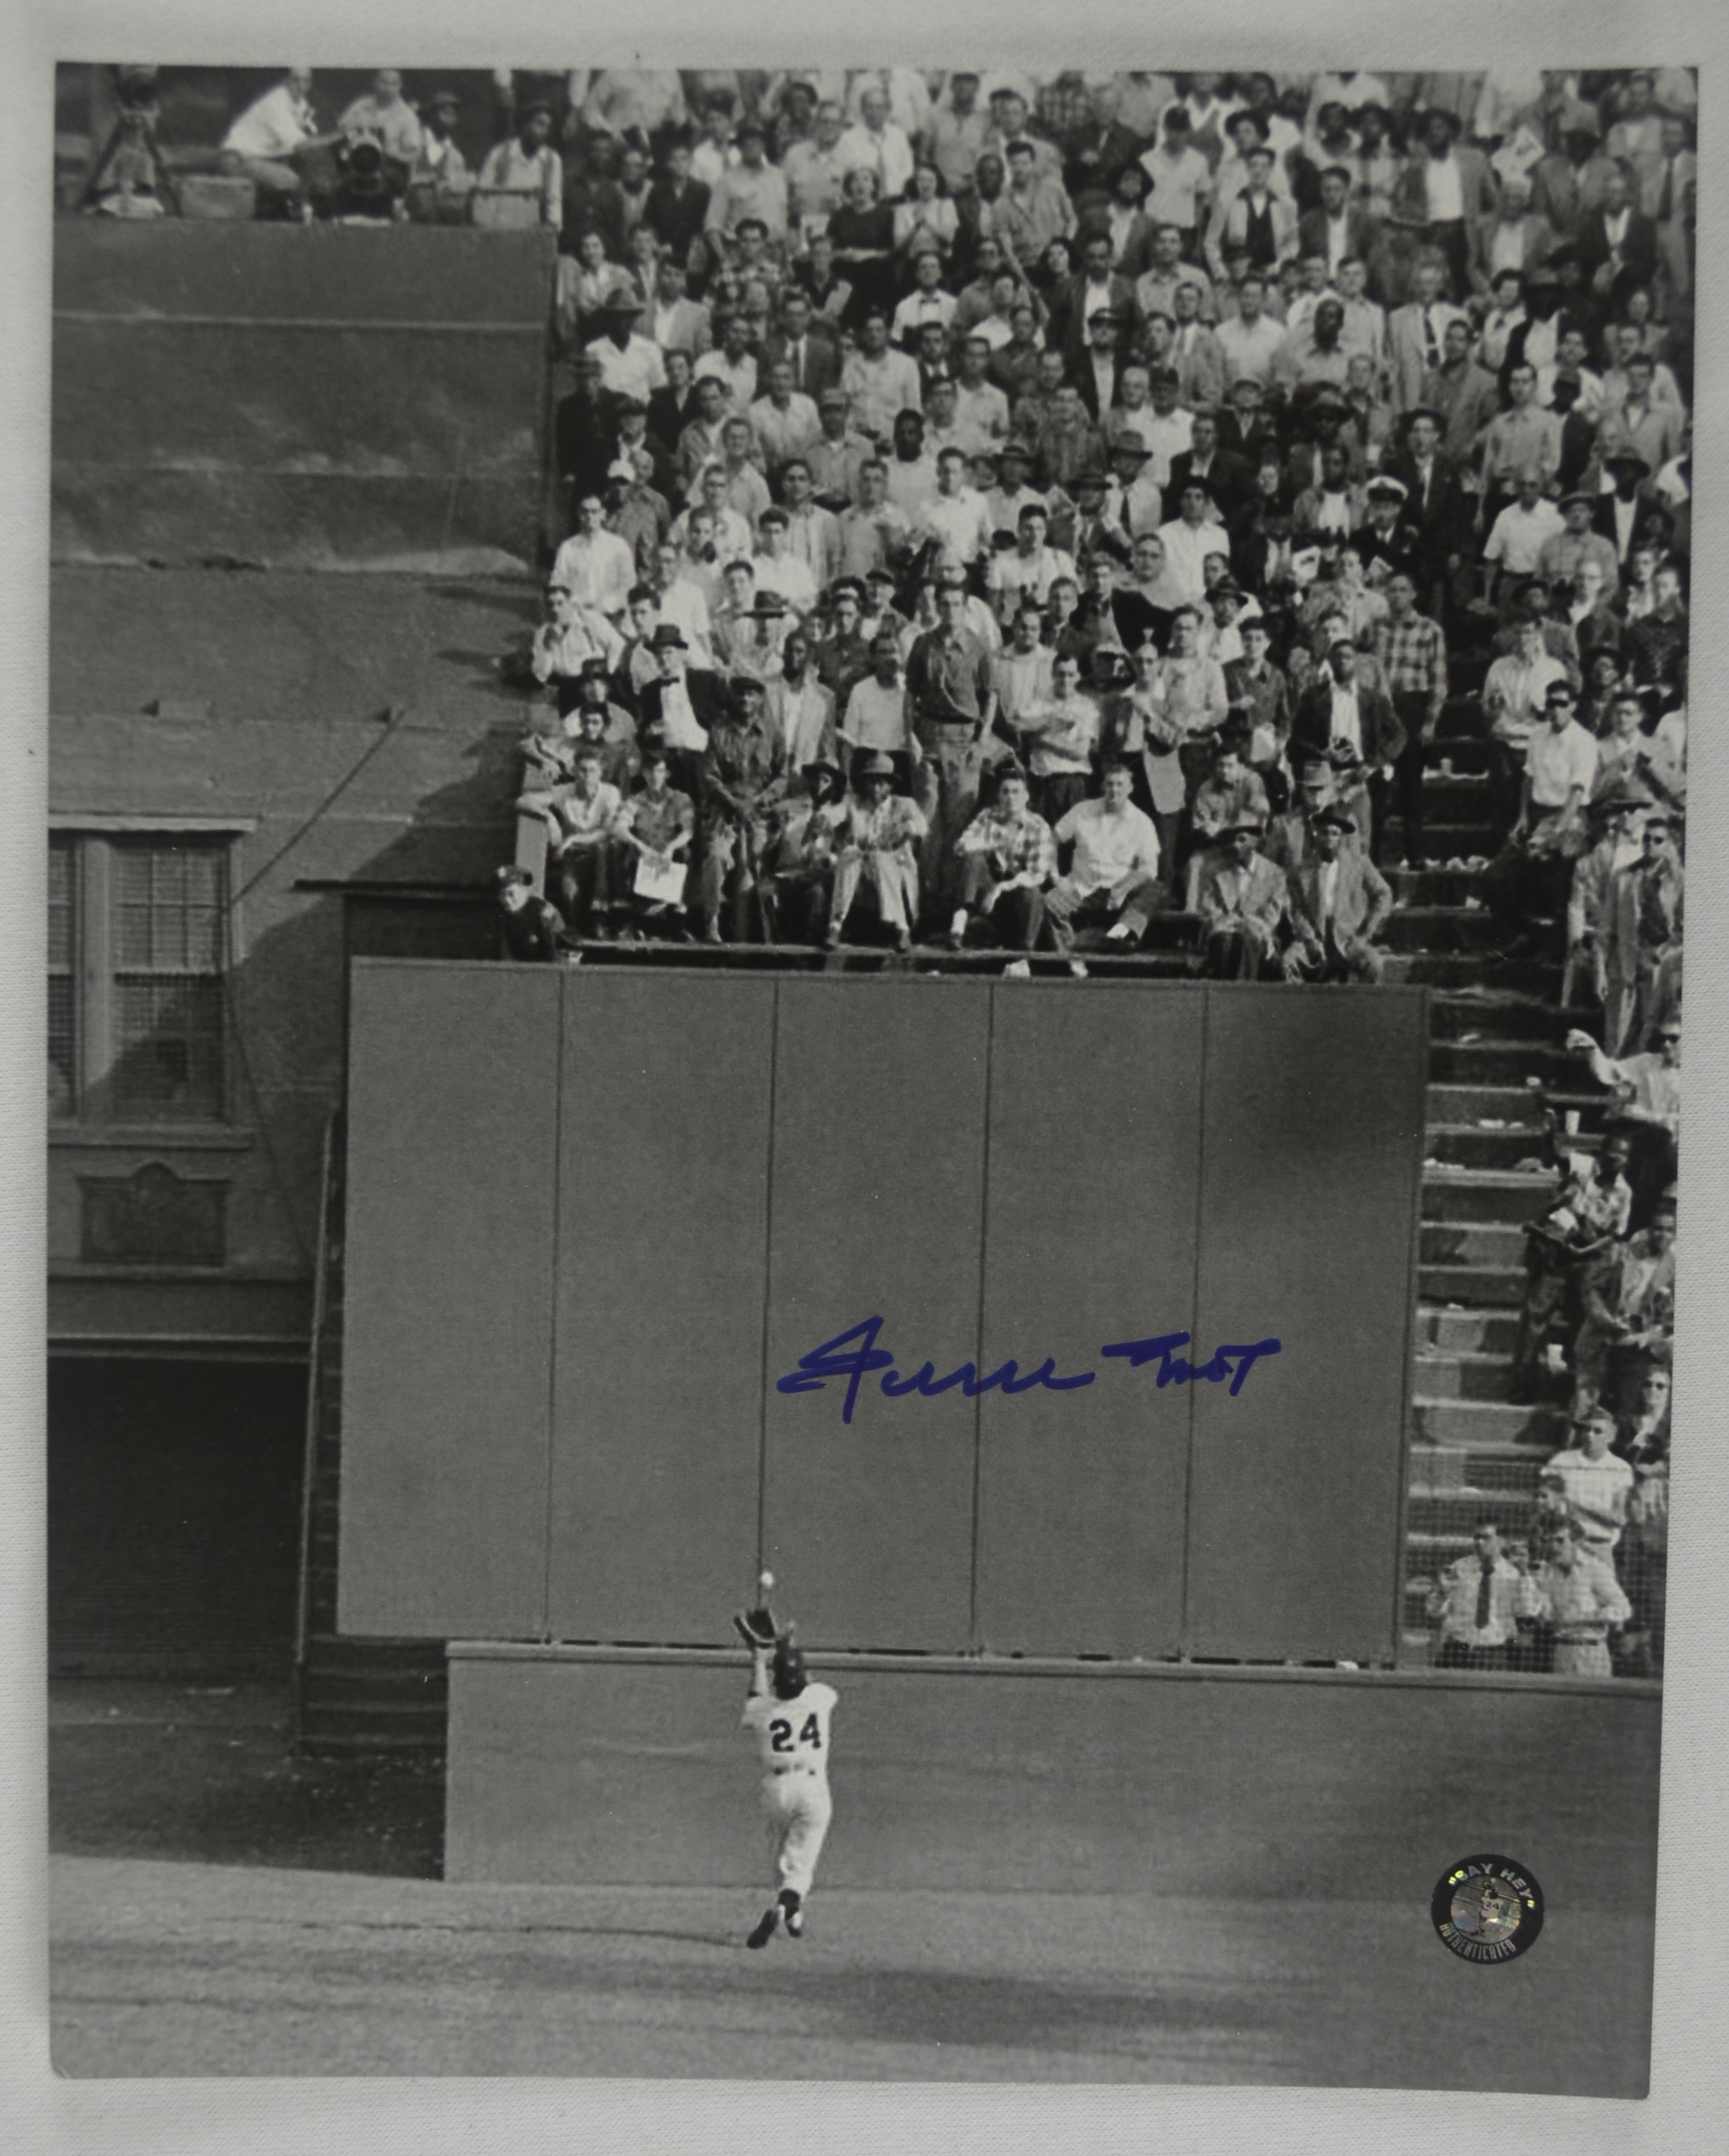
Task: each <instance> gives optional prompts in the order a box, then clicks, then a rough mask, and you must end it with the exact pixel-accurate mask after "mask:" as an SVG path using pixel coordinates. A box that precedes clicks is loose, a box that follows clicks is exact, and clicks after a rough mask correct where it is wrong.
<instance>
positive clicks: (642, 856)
mask: <svg viewBox="0 0 1729 2156" xmlns="http://www.w3.org/2000/svg"><path fill="white" fill-rule="evenodd" d="M695 833H696V808H695V806H694V804H693V803H692V800H691V797H690V796H689V794H687V793H680V792H679V790H678V789H677V788H676V787H675V786H673V785H672V769H671V765H670V763H669V762H668V759H667V754H666V750H665V749H663V748H657V747H650V748H648V749H647V750H646V752H645V753H644V756H643V758H642V784H641V788H640V789H639V790H638V791H637V792H636V793H631V794H628V795H626V797H625V802H624V805H623V807H622V808H621V809H620V815H619V821H618V835H619V839H620V843H621V844H622V845H623V847H624V849H625V856H626V859H625V863H624V865H625V867H626V868H628V870H629V871H630V877H629V882H628V885H625V884H622V883H621V885H620V910H621V911H625V912H626V913H627V914H628V915H629V916H630V924H631V927H633V928H634V929H636V930H637V931H640V932H642V933H644V934H646V935H651V936H668V935H670V936H674V937H678V938H680V939H682V938H683V937H684V935H685V929H684V920H683V916H684V902H685V887H686V882H687V878H688V875H689V872H690V850H691V842H692V839H693V837H694V836H695Z"/></svg>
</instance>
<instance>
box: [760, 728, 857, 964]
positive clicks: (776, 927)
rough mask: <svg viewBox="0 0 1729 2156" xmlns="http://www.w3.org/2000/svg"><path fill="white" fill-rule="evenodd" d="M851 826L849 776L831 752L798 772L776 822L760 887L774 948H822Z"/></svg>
mask: <svg viewBox="0 0 1729 2156" xmlns="http://www.w3.org/2000/svg"><path fill="white" fill-rule="evenodd" d="M845 822H846V773H844V772H843V771H842V770H841V767H840V764H839V763H838V762H836V757H835V753H834V752H833V749H832V747H829V748H826V749H825V750H824V751H823V752H822V753H821V754H820V755H817V756H814V757H811V759H810V762H807V763H804V764H801V765H800V766H799V768H798V784H797V787H796V788H794V787H793V786H792V785H791V784H789V787H788V790H787V793H786V794H785V798H783V800H782V802H781V803H780V809H779V811H778V813H777V814H776V816H775V819H774V837H773V839H771V840H770V842H769V847H768V850H767V853H766V855H765V862H766V866H767V870H768V873H767V874H766V875H764V878H763V879H762V880H761V881H760V883H759V891H760V893H761V896H762V901H763V906H764V911H765V913H766V916H767V923H768V931H769V940H770V941H771V942H800V943H820V942H821V941H822V939H823V937H824V934H825V932H826V929H827V926H828V921H829V916H830V913H831V910H832V908H831V901H832V898H833V893H834V883H835V860H836V854H837V852H838V850H839V848H840V844H841V827H842V825H843V824H845Z"/></svg>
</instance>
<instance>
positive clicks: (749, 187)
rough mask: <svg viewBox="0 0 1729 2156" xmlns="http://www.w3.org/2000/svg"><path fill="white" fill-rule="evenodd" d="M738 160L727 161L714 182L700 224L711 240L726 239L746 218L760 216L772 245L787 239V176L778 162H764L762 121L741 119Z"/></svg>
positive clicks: (764, 140)
mask: <svg viewBox="0 0 1729 2156" xmlns="http://www.w3.org/2000/svg"><path fill="white" fill-rule="evenodd" d="M737 141H738V162H736V163H734V164H729V165H728V166H727V167H726V168H725V170H724V171H723V172H722V173H721V174H720V176H719V177H718V179H717V180H716V181H715V182H713V186H712V187H711V189H710V192H709V196H708V209H707V211H706V212H705V213H704V215H703V218H702V226H703V229H704V231H705V232H707V233H708V234H709V235H710V238H711V240H728V239H732V238H733V237H734V236H735V235H736V234H737V233H738V229H739V227H740V223H741V221H742V220H743V219H744V218H758V219H759V220H760V221H761V223H762V224H763V226H764V230H765V232H766V234H767V237H768V240H769V246H770V248H771V249H780V248H782V247H784V246H785V243H786V232H787V195H786V177H785V174H784V173H783V172H781V170H780V167H779V166H778V165H771V164H769V162H767V159H766V157H765V156H764V151H765V150H766V147H767V136H766V134H765V131H764V127H763V125H762V122H761V121H758V120H745V121H741V122H740V124H739V126H738V136H737Z"/></svg>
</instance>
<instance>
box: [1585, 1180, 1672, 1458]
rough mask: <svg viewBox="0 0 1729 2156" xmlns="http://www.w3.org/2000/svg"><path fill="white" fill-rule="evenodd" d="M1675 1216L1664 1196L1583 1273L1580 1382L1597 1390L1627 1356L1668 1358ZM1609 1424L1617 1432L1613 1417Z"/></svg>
mask: <svg viewBox="0 0 1729 2156" xmlns="http://www.w3.org/2000/svg"><path fill="white" fill-rule="evenodd" d="M1583 1300H1584V1306H1585V1317H1584V1322H1583V1323H1582V1325H1581V1326H1580V1327H1579V1336H1578V1341H1577V1346H1576V1347H1575V1348H1574V1351H1573V1360H1574V1367H1575V1368H1576V1369H1577V1373H1578V1376H1579V1379H1580V1382H1581V1383H1582V1384H1587V1385H1589V1386H1591V1387H1592V1388H1593V1390H1595V1391H1596V1392H1598V1393H1601V1392H1603V1391H1604V1390H1606V1389H1608V1385H1609V1383H1610V1382H1611V1380H1612V1378H1613V1377H1615V1376H1616V1375H1618V1374H1619V1373H1623V1372H1624V1371H1625V1369H1626V1368H1627V1367H1628V1364H1629V1362H1632V1363H1644V1362H1649V1361H1652V1360H1654V1359H1659V1358H1661V1359H1665V1360H1666V1359H1667V1358H1669V1357H1670V1354H1671V1353H1672V1352H1673V1347H1674V1341H1675V1199H1674V1198H1673V1197H1672V1196H1665V1197H1662V1198H1660V1199H1658V1200H1657V1201H1656V1204H1655V1205H1654V1207H1653V1209H1652V1212H1651V1223H1650V1225H1649V1227H1648V1228H1643V1229H1639V1230H1638V1231H1637V1232H1636V1233H1634V1235H1630V1236H1629V1238H1628V1240H1626V1241H1625V1242H1624V1243H1615V1244H1612V1245H1610V1246H1609V1247H1608V1249H1607V1250H1605V1251H1604V1252H1603V1255H1601V1256H1600V1257H1599V1258H1598V1260H1597V1261H1596V1263H1595V1264H1594V1265H1593V1267H1592V1269H1591V1270H1590V1271H1589V1272H1588V1273H1587V1276H1586V1277H1585V1281H1584V1283H1583ZM1609 1427H1610V1430H1611V1434H1613V1419H1611V1420H1610V1424H1609ZM1605 1441H1606V1442H1607V1440H1605ZM1630 1479H1631V1478H1630V1477H1629V1480H1630Z"/></svg>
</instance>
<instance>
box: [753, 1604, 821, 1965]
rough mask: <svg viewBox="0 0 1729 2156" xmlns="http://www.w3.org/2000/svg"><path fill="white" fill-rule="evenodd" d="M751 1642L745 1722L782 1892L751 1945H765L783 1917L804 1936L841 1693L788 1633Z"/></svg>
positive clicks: (796, 1934) (790, 1929)
mask: <svg viewBox="0 0 1729 2156" xmlns="http://www.w3.org/2000/svg"><path fill="white" fill-rule="evenodd" d="M742 1629H743V1627H741V1630H742ZM747 1636H749V1635H747ZM749 1644H750V1691H749V1694H748V1695H747V1697H746V1698H745V1702H744V1727H746V1728H747V1729H749V1730H752V1731H754V1732H755V1736H756V1743H757V1750H758V1752H759V1754H760V1756H761V1758H762V1763H763V1786H762V1804H763V1815H764V1820H766V1822H767V1825H768V1830H769V1855H770V1857H771V1858H772V1860H773V1862H774V1877H775V1882H776V1885H777V1886H778V1889H779V1891H778V1892H777V1893H776V1895H775V1897H774V1901H773V1902H770V1903H769V1907H767V1908H766V1909H765V1910H764V1912H763V1915H762V1917H761V1920H760V1921H759V1923H758V1925H757V1927H756V1929H755V1930H754V1932H752V1933H751V1934H750V1936H749V1938H748V1939H747V1940H746V1941H745V1944H746V1945H747V1946H752V1947H765V1946H767V1944H768V1943H769V1940H770V1939H771V1938H774V1933H775V1930H776V1928H777V1927H778V1926H779V1924H780V1919H781V1917H783V1915H784V1916H785V1918H786V1928H787V1931H788V1933H790V1935H791V1937H792V1938H795V1939H796V1938H802V1937H803V1936H804V1930H805V1897H806V1896H807V1895H808V1894H809V1893H810V1881H811V1879H812V1877H813V1876H814V1875H815V1873H816V1860H817V1858H818V1857H819V1856H821V1854H822V1843H823V1837H824V1836H825V1835H826V1834H827V1832H828V1823H829V1818H830V1815H831V1809H832V1806H831V1802H830V1799H829V1788H828V1748H829V1719H830V1717H831V1715H832V1714H833V1713H834V1711H835V1700H836V1693H835V1690H834V1687H833V1686H831V1685H826V1684H812V1683H811V1682H810V1681H809V1679H808V1678H807V1677H806V1676H805V1657H804V1654H803V1652H802V1650H800V1647H799V1646H798V1645H797V1643H796V1642H795V1640H793V1638H792V1636H791V1634H790V1631H789V1632H785V1633H782V1634H781V1635H780V1636H779V1637H778V1638H776V1639H773V1640H762V1639H759V1638H754V1637H752V1638H750V1641H749Z"/></svg>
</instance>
